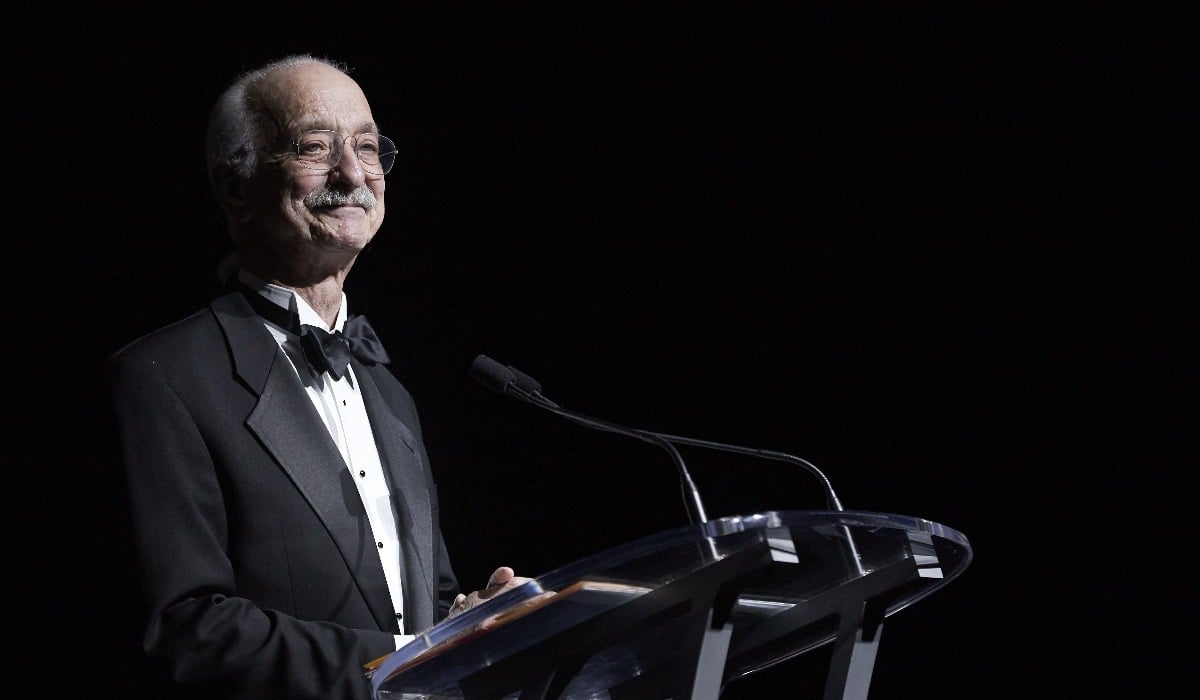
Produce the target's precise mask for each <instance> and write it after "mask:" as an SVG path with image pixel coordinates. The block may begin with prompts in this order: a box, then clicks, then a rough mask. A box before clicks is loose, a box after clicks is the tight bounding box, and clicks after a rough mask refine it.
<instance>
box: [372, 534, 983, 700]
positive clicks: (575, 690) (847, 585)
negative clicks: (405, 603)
mask: <svg viewBox="0 0 1200 700" xmlns="http://www.w3.org/2000/svg"><path fill="white" fill-rule="evenodd" d="M971 558H972V552H971V546H970V544H969V543H968V541H967V538H966V537H965V536H964V535H963V534H961V533H959V532H957V531H955V530H952V529H950V528H947V527H945V526H943V525H939V524H938V523H934V522H930V521H928V520H923V519H920V518H913V517H907V516H901V515H893V514H885V513H871V512H862V511H778V512H775V511H773V512H764V513H758V514H753V515H745V516H737V517H725V518H719V519H715V520H712V521H709V522H706V523H702V524H699V525H691V526H687V527H681V528H678V529H674V530H668V531H664V532H661V533H658V534H656V535H652V536H649V537H645V538H642V539H639V540H635V541H633V542H629V543H626V544H623V545H621V546H618V547H614V548H612V549H609V550H606V551H603V552H600V553H598V554H595V555H592V556H589V557H586V558H584V559H581V560H579V561H577V562H574V563H572V564H569V565H567V566H564V567H562V568H559V569H556V570H554V571H551V572H549V573H547V574H545V575H542V576H539V577H537V578H536V579H534V580H532V581H530V582H529V583H526V584H525V585H523V586H521V587H519V588H517V589H514V590H512V591H509V592H507V593H505V594H504V595H502V596H499V597H497V598H495V599H493V600H491V601H488V602H487V603H485V604H483V605H480V606H478V607H476V608H474V609H472V610H469V611H467V612H466V613H463V614H462V615H459V616H458V617H455V618H453V619H450V620H445V621H443V622H442V623H440V624H438V625H435V626H434V627H432V628H431V629H429V630H428V631H427V632H425V633H424V634H422V635H420V636H419V637H417V639H416V640H414V641H413V642H412V643H410V644H408V645H406V646H404V647H403V648H401V649H399V650H398V651H396V652H395V653H393V654H391V655H390V656H388V657H386V658H385V659H384V660H383V661H382V663H380V664H379V665H378V666H377V667H375V668H374V670H373V671H372V672H371V678H370V680H371V691H372V697H373V698H375V699H376V700H460V699H461V700H550V699H558V700H666V699H668V698H671V699H673V700H683V699H684V698H690V699H692V700H713V699H715V698H718V697H719V696H720V694H721V691H722V689H723V688H724V687H725V686H726V685H727V684H729V683H735V682H736V681H737V679H738V678H741V677H743V676H745V675H747V674H750V673H753V672H754V671H757V670H760V669H763V668H766V667H768V666H772V665H774V664H778V663H781V662H784V661H787V660H788V659H792V658H795V657H796V656H798V655H800V654H804V653H805V652H808V651H811V650H813V649H815V648H817V647H822V646H824V645H826V644H832V645H833V648H832V656H831V661H830V663H829V670H828V675H827V677H826V684H825V689H824V697H825V698H826V700H832V699H833V698H841V699H844V700H849V699H855V700H861V699H864V698H866V697H867V691H868V688H869V685H870V677H871V672H872V669H873V666H874V661H875V653H876V650H877V647H878V644H879V635H880V631H881V629H882V624H883V620H884V619H885V618H887V617H889V616H891V615H893V614H895V613H897V612H899V611H900V610H902V609H904V608H906V607H907V606H909V605H911V604H913V603H914V602H916V601H918V600H921V599H922V598H924V597H926V596H927V595H929V594H930V593H932V592H933V591H935V590H937V589H939V588H941V587H943V586H945V585H946V584H947V583H949V582H950V581H951V580H953V579H954V578H955V577H957V576H958V575H959V574H960V573H962V571H963V570H964V569H965V568H966V567H967V566H968V565H969V563H970V561H971Z"/></svg>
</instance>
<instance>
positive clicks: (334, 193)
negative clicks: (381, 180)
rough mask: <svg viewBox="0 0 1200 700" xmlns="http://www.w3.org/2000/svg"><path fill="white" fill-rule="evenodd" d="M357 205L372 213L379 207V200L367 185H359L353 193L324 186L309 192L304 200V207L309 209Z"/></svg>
mask: <svg viewBox="0 0 1200 700" xmlns="http://www.w3.org/2000/svg"><path fill="white" fill-rule="evenodd" d="M355 205H357V206H360V207H362V208H363V209H366V210H367V211H370V210H372V209H374V208H375V207H376V206H378V205H379V200H377V199H375V193H374V192H372V191H371V188H369V187H367V186H366V185H359V186H358V187H357V188H356V189H355V190H354V191H352V192H342V191H341V190H333V189H330V188H328V187H324V186H322V187H320V188H318V189H315V190H313V191H312V192H309V193H308V196H306V197H305V198H304V206H306V207H308V208H309V209H318V208H321V207H344V206H355Z"/></svg>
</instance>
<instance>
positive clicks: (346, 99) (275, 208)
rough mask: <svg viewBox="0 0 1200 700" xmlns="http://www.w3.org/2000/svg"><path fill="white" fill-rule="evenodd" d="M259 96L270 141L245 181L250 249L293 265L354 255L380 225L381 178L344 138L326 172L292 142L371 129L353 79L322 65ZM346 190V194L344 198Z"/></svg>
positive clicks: (292, 76)
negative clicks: (272, 131) (271, 123)
mask: <svg viewBox="0 0 1200 700" xmlns="http://www.w3.org/2000/svg"><path fill="white" fill-rule="evenodd" d="M262 99H263V101H264V103H265V104H266V106H267V107H268V108H269V109H270V111H271V112H272V113H273V114H274V115H276V117H277V120H278V126H279V130H280V133H279V136H278V139H277V143H275V144H273V145H272V147H271V154H270V155H269V156H268V157H267V159H266V161H265V162H264V163H263V165H262V167H261V168H260V170H259V173H258V174H257V175H256V176H255V177H254V178H252V179H251V180H250V181H248V182H246V183H245V188H246V200H247V208H246V218H247V219H248V225H249V228H250V231H251V232H252V234H251V235H252V236H253V237H254V238H255V240H254V241H253V242H250V241H245V242H244V243H247V244H250V246H251V247H253V248H256V249H259V250H260V251H264V252H266V253H267V254H269V255H272V256H274V257H277V258H279V259H283V260H288V261H291V263H292V264H301V265H304V264H310V263H311V264H318V265H321V264H323V263H324V262H326V261H328V262H330V263H336V261H338V260H345V259H353V257H354V256H355V255H357V253H359V252H360V251H362V249H363V248H364V247H365V246H366V245H367V243H369V242H370V241H371V239H372V238H373V237H374V236H375V233H376V232H377V231H378V230H379V227H380V225H381V224H382V223H383V215H384V189H385V185H384V178H383V176H382V175H374V174H371V173H368V172H367V171H366V170H364V168H363V163H362V161H360V160H359V159H358V157H357V155H356V154H355V153H354V150H353V147H352V145H351V144H350V143H346V144H344V145H343V151H342V156H341V160H340V161H339V162H338V164H337V165H336V166H334V167H333V168H332V169H328V168H326V167H320V168H312V167H308V165H306V164H305V163H304V162H302V161H301V160H300V159H299V158H297V157H296V152H295V148H294V147H292V146H291V141H292V140H293V139H296V138H298V137H299V136H300V135H301V134H303V133H305V132H308V131H312V130H317V129H322V130H329V131H335V132H337V133H339V134H342V135H343V136H344V137H345V138H346V140H347V141H348V142H349V141H351V140H352V139H351V137H352V136H355V135H358V134H363V133H371V132H375V131H377V130H378V129H377V127H376V125H375V122H374V120H373V118H372V116H371V107H370V105H369V104H368V103H367V98H366V96H365V95H363V93H362V90H361V89H360V88H359V87H358V84H357V83H355V82H354V81H353V80H351V79H350V78H349V77H347V76H346V75H345V74H343V73H341V72H340V71H337V70H335V69H333V68H331V67H329V66H325V65H320V64H311V65H305V66H301V67H299V68H295V69H293V70H291V71H289V72H288V73H287V74H286V75H284V76H283V77H281V78H278V79H276V80H275V81H274V82H273V83H272V84H271V85H269V86H267V87H266V88H265V90H264V91H263V93H262ZM347 195H348V196H347Z"/></svg>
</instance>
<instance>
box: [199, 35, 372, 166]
mask: <svg viewBox="0 0 1200 700" xmlns="http://www.w3.org/2000/svg"><path fill="white" fill-rule="evenodd" d="M313 63H319V64H323V65H326V66H330V67H332V68H335V69H337V70H339V71H341V72H343V73H346V74H349V72H350V69H349V68H348V67H347V66H346V65H345V64H343V63H341V62H339V61H334V60H332V59H326V58H318V57H315V56H312V55H310V54H292V55H290V56H285V57H283V58H280V59H277V60H274V61H271V62H270V63H268V64H266V65H264V66H262V67H260V68H256V69H254V70H250V71H247V72H245V73H242V74H241V75H239V76H238V77H237V78H236V79H235V80H234V81H233V83H232V84H230V86H229V87H228V88H226V89H225V91H224V92H222V93H221V95H220V97H218V98H217V101H216V104H214V105H213V108H212V112H211V113H210V114H209V118H208V132H207V134H206V136H205V153H206V160H207V162H206V164H207V166H208V177H209V183H210V184H211V185H212V186H213V187H214V188H215V187H216V185H217V183H216V181H215V180H214V179H213V176H214V174H215V172H216V169H217V168H218V167H220V166H226V167H228V168H229V169H230V170H231V171H232V173H233V175H234V176H235V177H238V178H243V179H245V178H248V177H251V176H253V175H254V173H255V172H256V171H257V170H258V166H259V149H261V148H263V147H265V146H267V145H268V143H267V140H268V138H270V134H269V127H270V123H271V119H272V118H273V116H274V115H272V114H271V112H270V111H269V110H268V109H267V108H266V107H265V106H264V105H263V104H262V101H261V99H260V92H261V88H262V86H263V84H264V83H265V82H266V81H268V80H269V79H271V78H274V77H276V76H278V75H279V74H281V73H283V72H286V71H288V70H291V69H292V68H295V67H297V66H301V65H305V64H313Z"/></svg>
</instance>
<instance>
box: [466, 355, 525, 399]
mask: <svg viewBox="0 0 1200 700" xmlns="http://www.w3.org/2000/svg"><path fill="white" fill-rule="evenodd" d="M468 374H470V375H471V378H473V379H474V380H475V381H477V382H479V383H480V384H482V385H484V386H486V387H487V388H489V389H491V390H492V391H498V392H500V393H501V394H503V393H505V390H506V389H507V388H508V386H509V385H510V384H512V383H513V382H514V381H516V378H515V377H514V375H513V372H512V370H510V369H509V368H507V367H505V366H504V365H502V364H500V363H499V362H496V361H495V360H493V359H492V358H490V357H488V356H487V355H478V356H477V357H476V358H475V360H474V361H473V362H472V363H471V368H470V370H468Z"/></svg>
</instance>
